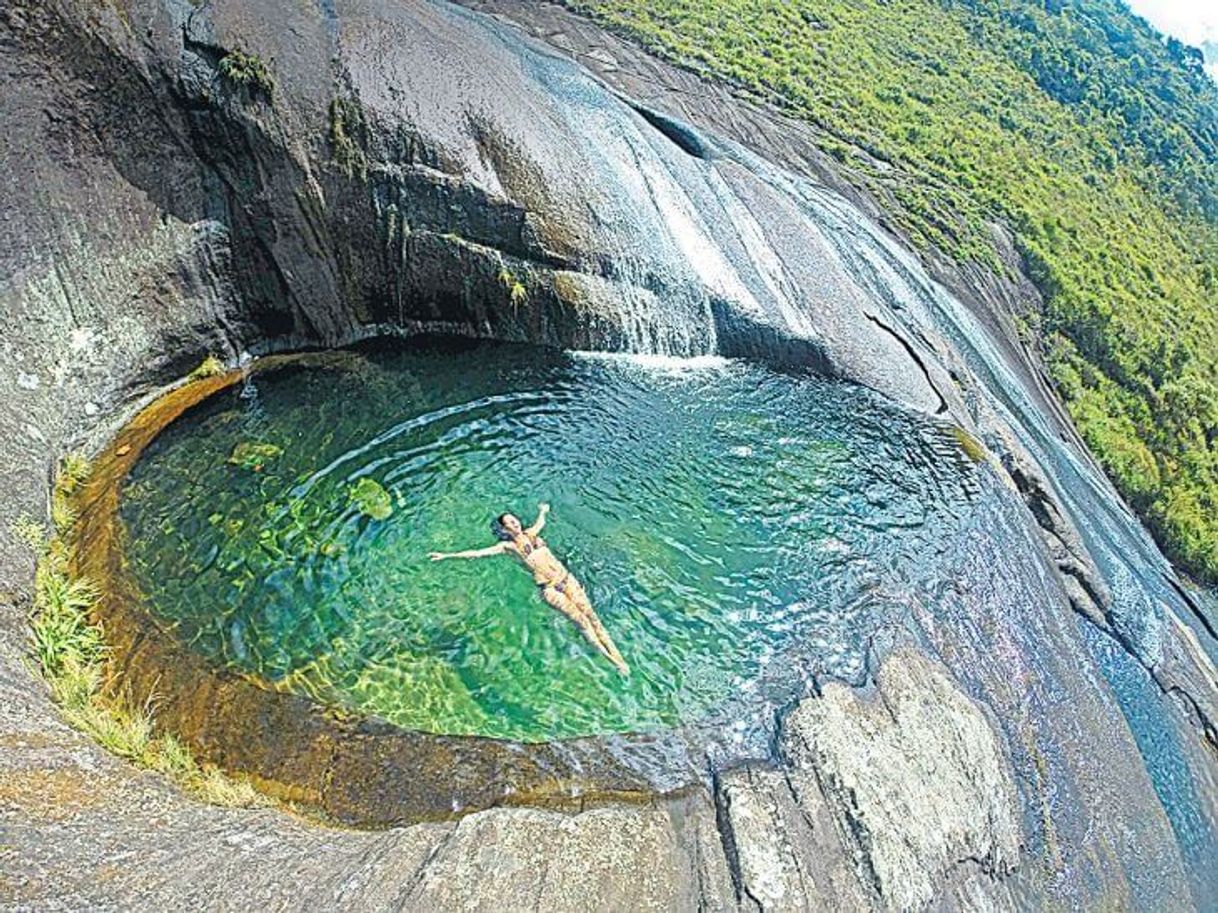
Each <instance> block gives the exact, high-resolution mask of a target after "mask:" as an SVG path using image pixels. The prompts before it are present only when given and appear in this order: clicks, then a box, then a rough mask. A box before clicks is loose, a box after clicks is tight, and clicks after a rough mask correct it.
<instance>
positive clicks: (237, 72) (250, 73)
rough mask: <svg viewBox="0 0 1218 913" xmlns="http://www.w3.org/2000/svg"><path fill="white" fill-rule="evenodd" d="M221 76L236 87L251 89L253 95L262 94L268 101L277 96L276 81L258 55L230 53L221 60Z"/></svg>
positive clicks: (239, 52)
mask: <svg viewBox="0 0 1218 913" xmlns="http://www.w3.org/2000/svg"><path fill="white" fill-rule="evenodd" d="M220 75H221V76H223V77H224V78H225V79H227V80H228V81H229V82H231V83H233V84H234V85H238V86H243V87H245V88H247V89H249V90H250V92H251V93H258V92H261V93H262V94H263V95H265V96H266V97H267V98H268V99H269V98H271V96H273V95H274V94H275V79H274V77H272V76H271V71H270V69H269V68H268V67H267V65H266V63H265V62H264V61H263V59H262V58H261V57H259V56H258V55H257V54H247V53H245V52H244V51H229V52H228V53H227V54H225V55H224V57H223V58H221V60H220Z"/></svg>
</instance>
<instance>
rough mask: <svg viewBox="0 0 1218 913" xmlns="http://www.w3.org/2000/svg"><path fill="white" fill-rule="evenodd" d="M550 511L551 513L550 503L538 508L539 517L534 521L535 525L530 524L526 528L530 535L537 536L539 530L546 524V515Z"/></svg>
mask: <svg viewBox="0 0 1218 913" xmlns="http://www.w3.org/2000/svg"><path fill="white" fill-rule="evenodd" d="M549 513H550V505H549V504H545V503H543V504H541V505H539V506H538V508H537V519H536V520H535V521H533V525H532V526H530V527H529V528H528V529H527V530H526V532H527V533H528V534H529V535H530V536H536V535H537V534H538V533H539V532H541V528H542V527H543V526H545V525H546V515H547V514H549Z"/></svg>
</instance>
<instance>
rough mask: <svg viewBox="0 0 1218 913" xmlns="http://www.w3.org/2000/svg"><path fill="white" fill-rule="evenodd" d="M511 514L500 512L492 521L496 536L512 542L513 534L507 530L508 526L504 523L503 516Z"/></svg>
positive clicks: (493, 531) (492, 529)
mask: <svg viewBox="0 0 1218 913" xmlns="http://www.w3.org/2000/svg"><path fill="white" fill-rule="evenodd" d="M507 516H509V514H500V515H499V516H497V517H496V518H495V519H494V520H492V521H491V532H492V533H494V534H495V538H496V539H499V540H500V541H502V542H510V541H511V539H512V534H511V533H509V532H508V531H507V527H506V526H504V525H503V518H504V517H507Z"/></svg>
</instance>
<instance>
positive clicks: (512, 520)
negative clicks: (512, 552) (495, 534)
mask: <svg viewBox="0 0 1218 913" xmlns="http://www.w3.org/2000/svg"><path fill="white" fill-rule="evenodd" d="M499 522H500V523H501V524H503V528H504V529H506V530H507V531H508V532H509V533H510V534H511V535H513V536H519V535H520V533H521V531H522V530H523V529H524V527H522V526H521V525H520V521H519V520H517V519H516V517H515V516H514V515H513V514H504V515H503V518H502V519H501V520H500V521H499Z"/></svg>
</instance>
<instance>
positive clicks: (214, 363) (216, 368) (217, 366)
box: [186, 355, 224, 382]
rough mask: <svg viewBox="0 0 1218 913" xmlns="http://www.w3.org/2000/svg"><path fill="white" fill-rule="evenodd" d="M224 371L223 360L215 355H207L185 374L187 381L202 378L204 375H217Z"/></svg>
mask: <svg viewBox="0 0 1218 913" xmlns="http://www.w3.org/2000/svg"><path fill="white" fill-rule="evenodd" d="M223 373H224V362H222V361H221V360H220V359H219V358H217V357H216V356H215V355H208V356H207V357H206V358H204V359H203V360H202V361H201V362H199V366H198V367H197V368H195V369H194V370H193V371H191V372H190V373H189V374H187V375H186V380H187V382H194V381H196V380H203V379H204V378H205V377H218V376H220V375H221V374H223Z"/></svg>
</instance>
